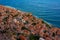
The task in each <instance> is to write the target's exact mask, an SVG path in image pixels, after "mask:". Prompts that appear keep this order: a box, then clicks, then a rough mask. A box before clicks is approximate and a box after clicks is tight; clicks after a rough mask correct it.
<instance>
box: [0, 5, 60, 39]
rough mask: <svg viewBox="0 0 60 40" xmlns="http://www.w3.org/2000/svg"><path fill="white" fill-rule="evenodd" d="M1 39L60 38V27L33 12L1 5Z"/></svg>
mask: <svg viewBox="0 0 60 40" xmlns="http://www.w3.org/2000/svg"><path fill="white" fill-rule="evenodd" d="M0 40H60V28H56V27H53V26H52V25H48V24H47V23H45V22H44V21H43V20H42V19H39V18H36V17H34V16H33V15H32V14H31V13H27V12H22V11H19V10H16V9H12V8H8V7H5V6H1V5H0Z"/></svg>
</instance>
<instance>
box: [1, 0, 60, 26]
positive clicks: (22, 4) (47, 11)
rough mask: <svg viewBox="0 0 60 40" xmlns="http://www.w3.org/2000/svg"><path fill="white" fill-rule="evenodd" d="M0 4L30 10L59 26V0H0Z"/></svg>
mask: <svg viewBox="0 0 60 40" xmlns="http://www.w3.org/2000/svg"><path fill="white" fill-rule="evenodd" d="M0 4H1V5H7V6H11V7H15V8H17V9H19V10H22V11H26V12H31V13H32V14H33V15H35V16H37V17H38V18H42V19H44V20H45V21H47V22H49V23H51V24H53V25H55V26H57V27H60V0H0Z"/></svg>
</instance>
